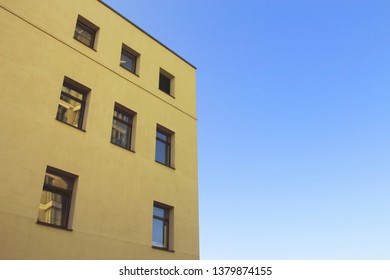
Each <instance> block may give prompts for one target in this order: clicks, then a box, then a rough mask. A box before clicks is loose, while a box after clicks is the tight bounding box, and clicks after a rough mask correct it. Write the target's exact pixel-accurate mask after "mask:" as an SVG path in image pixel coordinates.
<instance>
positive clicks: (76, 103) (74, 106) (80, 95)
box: [56, 77, 89, 129]
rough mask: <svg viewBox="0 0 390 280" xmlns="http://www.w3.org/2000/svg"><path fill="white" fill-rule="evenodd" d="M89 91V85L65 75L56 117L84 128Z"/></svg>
mask: <svg viewBox="0 0 390 280" xmlns="http://www.w3.org/2000/svg"><path fill="white" fill-rule="evenodd" d="M76 84H77V85H76ZM88 91H89V89H88V88H87V87H84V86H82V85H80V84H78V83H77V82H74V81H72V80H71V79H69V78H66V77H65V79H64V83H63V85H62V91H61V95H60V100H59V104H58V109H57V116H56V119H57V120H59V121H61V122H64V123H67V124H69V125H71V126H74V127H77V128H79V129H83V121H84V113H85V106H86V100H87V94H88Z"/></svg>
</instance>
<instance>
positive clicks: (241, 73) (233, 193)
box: [105, 0, 390, 259]
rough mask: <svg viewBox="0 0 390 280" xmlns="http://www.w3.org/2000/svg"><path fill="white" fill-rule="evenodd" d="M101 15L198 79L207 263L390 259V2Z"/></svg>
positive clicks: (258, 1)
mask: <svg viewBox="0 0 390 280" xmlns="http://www.w3.org/2000/svg"><path fill="white" fill-rule="evenodd" d="M105 2H106V3H107V4H108V5H110V6H111V7H112V8H114V9H115V10H117V11H118V12H119V13H121V14H122V15H124V16H125V17H127V18H128V19H129V20H130V21H132V22H134V23H135V24H137V25H138V26H140V27H141V28H142V29H143V30H145V31H146V32H148V33H149V34H151V35H152V36H153V37H155V38H156V39H157V40H159V41H161V42H162V43H163V44H165V45H166V46H168V47H169V48H170V49H172V50H173V51H175V52H176V53H178V54H179V55H181V56H182V57H184V58H185V59H186V60H188V61H189V62H190V63H192V64H194V65H195V66H196V67H197V111H198V144H199V146H198V149H199V152H198V153H199V199H200V200H199V207H200V245H201V247H200V252H201V258H202V259H390V79H389V75H390V16H389V15H390V1H388V0H383V1H380V0H370V1H369V0H365V1H363V0H326V1H324V0H239V1H238V0H237V1H227V0H225V1H222V0H216V1H214V0H212V1H211V0H192V1H189V0H180V1H179V0H177V1H173V0H164V1H161V0H128V1H123V0H105Z"/></svg>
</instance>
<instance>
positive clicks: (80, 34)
mask: <svg viewBox="0 0 390 280" xmlns="http://www.w3.org/2000/svg"><path fill="white" fill-rule="evenodd" d="M74 37H75V39H76V40H79V41H80V42H82V43H84V44H86V45H87V46H89V47H92V44H93V37H94V32H93V31H92V30H89V28H87V27H86V26H84V25H82V24H80V23H77V25H76V29H75V31H74Z"/></svg>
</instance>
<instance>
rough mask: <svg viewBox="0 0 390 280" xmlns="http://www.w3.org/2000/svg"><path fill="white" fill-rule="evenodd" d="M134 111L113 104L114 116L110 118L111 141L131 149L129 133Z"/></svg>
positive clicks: (130, 132)
mask: <svg viewBox="0 0 390 280" xmlns="http://www.w3.org/2000/svg"><path fill="white" fill-rule="evenodd" d="M134 114H135V113H134V112H132V111H130V110H129V109H127V108H125V107H123V106H121V105H119V104H115V108H114V117H113V120H112V130H111V143H114V144H116V145H118V146H121V147H123V148H125V149H128V150H130V149H131V134H132V128H133V116H134Z"/></svg>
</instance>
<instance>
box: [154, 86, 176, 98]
mask: <svg viewBox="0 0 390 280" xmlns="http://www.w3.org/2000/svg"><path fill="white" fill-rule="evenodd" d="M158 90H159V91H161V92H163V93H164V94H166V95H168V96H170V97H172V98H173V99H176V97H175V96H174V95H173V94H171V93H168V92H166V91H163V90H162V89H160V88H159V89H158Z"/></svg>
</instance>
